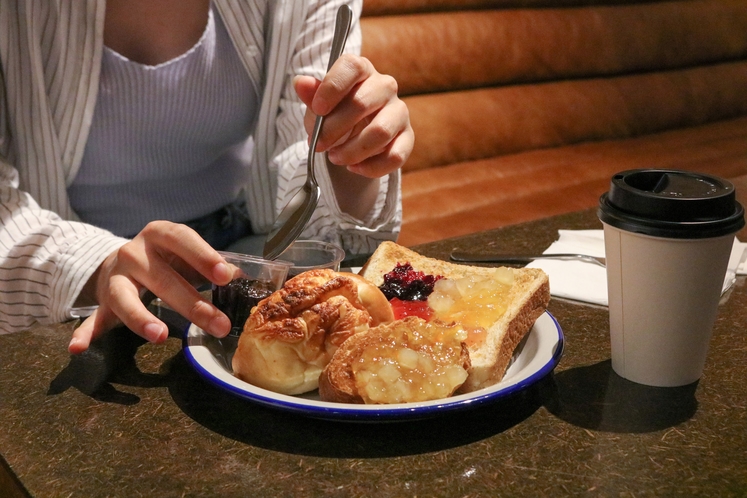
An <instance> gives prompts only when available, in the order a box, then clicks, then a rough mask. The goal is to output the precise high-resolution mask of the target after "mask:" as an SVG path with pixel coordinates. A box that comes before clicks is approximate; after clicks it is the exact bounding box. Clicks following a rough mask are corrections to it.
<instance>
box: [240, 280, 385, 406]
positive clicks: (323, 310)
mask: <svg viewBox="0 0 747 498" xmlns="http://www.w3.org/2000/svg"><path fill="white" fill-rule="evenodd" d="M393 320H394V315H393V313H392V308H391V306H390V305H389V302H388V301H387V299H386V297H385V296H384V294H383V293H382V292H381V291H380V290H379V288H378V287H376V286H375V285H373V284H371V283H370V282H368V281H367V280H365V279H364V278H362V277H360V276H358V275H355V274H352V273H339V272H335V271H332V270H327V269H319V270H311V271H307V272H304V273H301V274H300V275H297V276H296V277H294V278H292V279H290V280H288V281H287V282H286V283H285V285H284V286H283V288H282V289H280V290H278V291H275V292H274V293H273V294H271V295H270V296H269V297H267V298H265V299H263V300H262V301H260V302H259V303H258V304H257V306H256V307H255V308H254V309H252V312H251V314H250V315H249V318H248V319H247V321H246V323H245V325H244V329H243V332H242V334H241V337H240V338H239V344H238V348H237V349H236V352H235V354H234V356H233V360H232V364H233V365H232V366H233V373H234V375H236V376H237V377H238V378H240V379H242V380H244V381H245V382H249V383H251V384H254V385H256V386H259V387H262V388H264V389H268V390H271V391H274V392H278V393H282V394H302V393H305V392H308V391H313V390H314V389H316V388H317V387H318V384H319V374H320V373H321V372H322V370H323V369H324V367H325V366H326V365H327V363H328V362H329V360H330V359H331V358H332V355H333V354H334V352H335V351H336V350H337V348H338V347H339V346H340V345H341V344H342V343H343V342H344V341H345V340H346V339H347V338H348V337H350V336H352V335H353V334H356V333H359V332H365V331H367V330H368V329H369V328H371V327H375V326H377V325H379V324H382V323H389V322H392V321H393Z"/></svg>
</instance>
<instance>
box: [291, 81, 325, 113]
mask: <svg viewBox="0 0 747 498" xmlns="http://www.w3.org/2000/svg"><path fill="white" fill-rule="evenodd" d="M321 84H322V82H321V81H319V80H318V79H316V78H314V77H313V76H303V75H298V76H296V77H294V78H293V88H294V90H295V91H296V94H297V95H298V98H300V99H301V102H303V103H304V104H306V106H308V107H311V102H312V100H314V95H316V91H317V89H318V88H319V85H321Z"/></svg>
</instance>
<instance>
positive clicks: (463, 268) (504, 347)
mask: <svg viewBox="0 0 747 498" xmlns="http://www.w3.org/2000/svg"><path fill="white" fill-rule="evenodd" d="M406 262H409V263H410V264H411V265H412V266H413V268H414V269H415V270H418V271H422V272H424V273H426V274H430V275H441V276H444V277H446V278H461V277H465V276H468V275H489V274H490V273H491V272H492V271H493V268H489V267H478V266H469V265H463V264H457V263H449V262H446V261H441V260H437V259H433V258H428V257H425V256H422V255H421V254H419V253H417V252H415V251H413V250H411V249H408V248H406V247H403V246H400V245H399V244H396V243H394V242H383V243H382V244H381V245H379V247H378V248H377V250H376V251H375V252H374V254H373V255H372V256H371V258H369V260H368V261H367V262H366V264H365V265H364V266H363V268H362V269H361V272H360V274H361V275H362V276H363V277H365V278H366V279H367V280H369V281H370V282H372V283H373V284H375V285H377V286H380V285H382V284H383V282H384V275H385V274H386V273H388V272H390V271H391V270H392V269H393V268H394V267H395V266H396V264H397V263H406ZM512 270H513V273H514V284H513V287H512V289H511V294H510V301H511V304H510V305H509V307H508V309H507V310H506V312H505V313H504V315H503V316H502V317H501V318H500V319H499V320H498V321H497V322H496V323H495V324H493V326H492V327H490V329H489V330H488V334H487V338H486V340H485V342H484V343H482V344H480V345H477V346H472V347H470V350H469V354H470V359H471V361H472V370H471V372H470V375H469V377H468V378H467V381H466V382H465V383H464V385H462V387H461V388H460V389H459V392H460V393H464V392H470V391H475V390H477V389H482V388H483V387H487V386H489V385H492V384H495V383H496V382H499V381H500V380H501V379H502V378H503V376H504V375H505V373H506V369H507V367H508V364H509V362H510V361H511V357H512V355H513V352H514V350H515V349H516V346H518V345H519V343H520V342H521V341H522V339H523V338H524V336H525V335H526V334H527V333H528V332H529V330H531V328H532V326H533V325H534V322H535V321H536V320H537V318H539V316H540V315H542V313H544V311H545V309H547V305H548V304H549V302H550V283H549V279H548V277H547V274H546V273H545V272H543V271H542V270H540V269H536V268H513V269H512Z"/></svg>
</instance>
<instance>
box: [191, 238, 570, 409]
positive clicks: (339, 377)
mask: <svg viewBox="0 0 747 498" xmlns="http://www.w3.org/2000/svg"><path fill="white" fill-rule="evenodd" d="M549 299H550V297H549V283H548V278H547V275H545V274H544V272H542V271H541V270H535V269H524V268H488V267H471V266H466V265H459V264H454V263H447V262H443V261H439V260H434V259H430V258H427V257H424V256H421V255H420V254H418V253H415V252H414V251H411V250H409V249H406V248H404V247H401V246H398V245H397V244H395V243H384V244H382V245H381V246H380V247H379V249H377V251H376V252H375V253H374V255H373V256H372V257H371V259H369V261H368V262H367V263H366V264H365V265H364V266H363V268H362V269H361V270H360V272H359V273H358V274H353V273H345V272H334V271H332V270H311V271H310V272H305V273H303V274H301V275H299V276H296V277H294V278H292V279H289V280H288V281H287V282H286V283H285V285H284V286H283V288H282V289H280V290H278V291H275V292H274V293H273V294H272V295H271V296H269V297H268V298H266V299H264V300H262V301H260V302H259V304H257V306H255V307H254V308H253V309H252V311H251V314H250V316H249V318H248V319H247V320H246V323H245V325H244V328H243V331H242V333H241V335H240V337H238V338H237V337H226V338H222V339H219V338H215V337H212V336H210V335H208V334H206V333H205V332H203V331H202V330H201V329H200V328H199V327H197V326H195V325H191V326H190V327H188V329H187V331H186V333H185V336H184V353H185V357H186V358H187V360H188V362H189V363H190V364H191V365H192V366H193V367H194V369H195V370H196V371H197V372H198V374H199V375H200V376H201V377H203V378H204V379H205V380H206V381H207V382H209V383H211V384H213V385H214V386H216V387H218V388H220V389H223V390H225V391H227V392H228V393H231V394H233V395H235V396H238V397H241V398H244V399H247V400H249V401H251V402H255V403H258V404H261V405H265V406H269V407H272V408H275V409H280V410H283V411H286V412H291V413H296V414H300V415H304V416H309V417H314V418H322V419H331V420H346V421H365V422H375V421H395V420H408V419H420V418H429V417H434V416H439V415H443V414H447V413H452V412H455V411H463V410H468V409H472V408H475V407H478V406H483V405H486V404H488V403H492V402H495V401H497V400H499V399H504V398H506V397H508V396H510V395H512V394H515V393H517V392H519V391H522V390H524V389H526V388H528V387H529V386H531V385H533V384H535V383H536V382H537V381H539V380H540V379H542V378H543V377H544V376H546V375H547V374H548V373H550V372H551V371H552V370H553V369H554V368H555V366H556V365H557V364H558V362H559V361H560V358H561V356H562V352H563V345H564V337H563V332H562V330H561V327H560V325H559V324H558V322H557V321H556V320H555V318H554V317H553V316H552V315H551V314H550V313H549V312H548V311H547V310H546V308H547V304H548V302H549Z"/></svg>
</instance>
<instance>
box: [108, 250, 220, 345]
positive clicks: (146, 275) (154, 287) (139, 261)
mask: <svg viewBox="0 0 747 498" xmlns="http://www.w3.org/2000/svg"><path fill="white" fill-rule="evenodd" d="M119 259H120V260H121V261H122V264H123V265H124V266H125V267H126V268H129V273H128V277H125V276H124V275H116V276H113V277H112V278H111V281H110V293H112V294H113V295H111V296H110V299H109V301H108V302H109V303H110V306H111V309H112V312H113V313H115V314H116V315H117V316H120V317H123V322H124V323H125V325H127V327H128V328H130V329H131V330H132V331H133V332H135V333H137V334H139V335H142V336H143V337H145V338H146V339H149V337H148V336H147V335H148V334H156V333H160V329H157V328H156V325H152V323H153V322H152V318H153V315H151V314H150V313H149V312H148V311H147V309H146V308H145V307H144V306H143V304H142V302H141V300H140V296H139V293H138V292H137V291H136V289H137V286H142V287H145V288H147V289H148V290H150V291H151V292H153V293H154V294H155V295H157V296H158V297H160V298H161V299H162V300H163V301H164V302H165V303H166V304H168V305H169V306H170V307H171V308H173V309H174V311H176V312H177V313H179V314H181V315H182V316H184V317H185V318H186V319H187V320H189V321H190V322H192V323H194V324H195V325H197V326H198V327H200V328H202V329H204V330H205V331H207V332H208V333H209V334H212V335H215V336H217V337H224V336H225V335H227V334H228V333H229V332H230V330H231V322H230V320H229V319H228V317H227V316H226V315H225V314H223V312H221V311H220V310H219V309H218V308H216V307H215V306H213V305H212V304H211V303H210V302H208V301H207V300H206V299H205V298H204V297H203V296H202V295H201V294H200V293H199V292H197V290H196V289H195V288H194V287H193V286H192V285H191V284H190V283H189V282H188V281H187V280H186V279H185V278H184V277H183V276H182V275H180V274H179V273H178V272H177V271H176V270H174V268H173V267H172V266H171V263H170V262H169V261H166V260H164V259H163V258H161V257H159V256H158V254H151V253H147V252H146V253H145V258H144V259H143V253H141V252H140V251H138V250H137V249H136V248H135V249H132V250H131V249H130V248H129V247H125V246H123V247H122V249H120V256H119ZM221 259H222V258H221ZM224 264H225V263H224ZM226 271H227V272H228V273H229V278H228V279H227V281H226V282H225V283H228V282H229V281H230V280H231V276H232V275H231V270H230V269H229V268H228V265H227V264H226ZM130 279H132V281H134V282H137V286H134V285H132V282H128V281H129V280H130ZM128 283H129V285H128ZM114 293H116V294H114ZM159 323H160V321H159Z"/></svg>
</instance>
